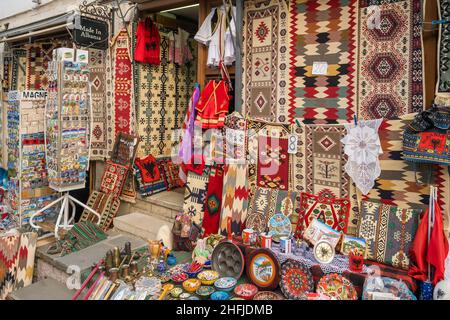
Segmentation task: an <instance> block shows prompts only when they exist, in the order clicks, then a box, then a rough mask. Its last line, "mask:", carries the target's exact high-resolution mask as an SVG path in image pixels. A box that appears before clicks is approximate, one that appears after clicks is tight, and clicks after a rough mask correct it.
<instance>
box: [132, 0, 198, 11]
mask: <svg viewBox="0 0 450 320" xmlns="http://www.w3.org/2000/svg"><path fill="white" fill-rule="evenodd" d="M134 2H137V1H134ZM197 3H198V0H154V1H145V2H142V3H140V4H138V9H139V10H141V11H154V12H157V11H163V10H169V9H175V8H179V7H184V6H189V5H192V4H197Z"/></svg>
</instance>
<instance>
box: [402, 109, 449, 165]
mask: <svg viewBox="0 0 450 320" xmlns="http://www.w3.org/2000/svg"><path fill="white" fill-rule="evenodd" d="M403 159H405V160H407V161H413V162H417V163H429V164H433V163H434V164H442V165H447V166H450V109H449V108H448V107H443V106H438V105H433V107H432V108H431V109H429V110H425V111H422V112H420V113H419V114H417V115H416V117H415V118H414V120H413V121H412V122H411V123H410V124H409V125H408V126H407V127H406V129H405V132H404V133H403Z"/></svg>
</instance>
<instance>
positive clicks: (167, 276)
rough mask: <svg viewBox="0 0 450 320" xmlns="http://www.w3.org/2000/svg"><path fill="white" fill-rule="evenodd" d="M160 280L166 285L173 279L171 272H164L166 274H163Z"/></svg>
mask: <svg viewBox="0 0 450 320" xmlns="http://www.w3.org/2000/svg"><path fill="white" fill-rule="evenodd" d="M159 278H160V279H161V282H162V283H166V282H169V281H170V279H171V278H172V275H171V274H170V272H164V273H161V275H160V276H159Z"/></svg>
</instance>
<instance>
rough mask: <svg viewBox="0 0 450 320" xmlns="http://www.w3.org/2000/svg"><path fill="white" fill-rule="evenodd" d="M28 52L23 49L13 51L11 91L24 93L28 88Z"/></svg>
mask: <svg viewBox="0 0 450 320" xmlns="http://www.w3.org/2000/svg"><path fill="white" fill-rule="evenodd" d="M26 69H27V51H26V50H23V49H19V50H14V51H13V61H12V70H11V90H20V91H23V90H25V88H26V82H27V80H26Z"/></svg>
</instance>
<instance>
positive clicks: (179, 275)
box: [171, 272, 188, 283]
mask: <svg viewBox="0 0 450 320" xmlns="http://www.w3.org/2000/svg"><path fill="white" fill-rule="evenodd" d="M187 279H188V275H187V274H186V273H184V272H181V273H177V274H174V275H172V278H171V280H172V281H173V282H175V283H182V282H183V281H186V280H187Z"/></svg>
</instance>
